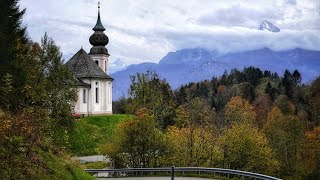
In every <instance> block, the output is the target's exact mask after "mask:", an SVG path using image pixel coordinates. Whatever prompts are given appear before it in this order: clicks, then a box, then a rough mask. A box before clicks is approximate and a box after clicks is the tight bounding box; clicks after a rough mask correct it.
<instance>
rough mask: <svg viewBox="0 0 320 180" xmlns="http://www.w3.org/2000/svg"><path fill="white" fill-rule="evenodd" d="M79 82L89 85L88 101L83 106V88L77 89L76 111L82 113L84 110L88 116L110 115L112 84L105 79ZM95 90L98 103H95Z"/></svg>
mask: <svg viewBox="0 0 320 180" xmlns="http://www.w3.org/2000/svg"><path fill="white" fill-rule="evenodd" d="M81 80H82V81H83V82H84V83H87V84H90V85H91V89H88V90H87V95H88V100H87V103H86V104H83V103H82V100H83V97H82V96H83V88H79V90H78V102H77V106H78V107H77V111H78V110H79V111H83V109H84V110H86V112H89V115H90V114H93V115H94V114H112V82H111V81H110V80H106V79H81ZM96 88H98V102H96ZM79 101H80V103H79ZM79 107H80V108H79ZM80 109H81V110H80ZM79 111H78V112H79ZM84 114H87V113H84Z"/></svg>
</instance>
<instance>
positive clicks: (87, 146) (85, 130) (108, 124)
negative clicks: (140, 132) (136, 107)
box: [69, 114, 134, 156]
mask: <svg viewBox="0 0 320 180" xmlns="http://www.w3.org/2000/svg"><path fill="white" fill-rule="evenodd" d="M133 117H134V116H132V115H124V114H114V115H111V116H89V117H84V118H80V119H79V120H78V121H77V122H76V127H75V131H74V132H73V133H72V134H71V136H70V137H69V144H70V148H69V149H70V151H71V153H72V154H74V155H77V156H84V155H93V154H100V152H99V146H100V145H102V144H104V143H106V142H108V140H109V139H110V138H111V136H112V132H113V129H114V128H115V127H116V126H117V124H118V123H119V122H121V121H126V120H129V119H132V118H133Z"/></svg>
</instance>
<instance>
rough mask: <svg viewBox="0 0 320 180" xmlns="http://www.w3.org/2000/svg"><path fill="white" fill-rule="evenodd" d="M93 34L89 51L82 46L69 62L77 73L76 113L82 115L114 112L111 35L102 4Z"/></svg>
mask: <svg viewBox="0 0 320 180" xmlns="http://www.w3.org/2000/svg"><path fill="white" fill-rule="evenodd" d="M92 30H93V31H94V33H93V34H92V35H91V36H90V39H89V41H90V44H91V45H92V48H91V49H90V53H89V54H87V53H86V52H85V51H84V50H83V49H82V48H81V49H80V50H79V51H78V52H77V53H76V54H75V55H74V56H73V57H72V58H71V59H70V60H69V61H68V62H67V63H66V65H67V67H68V68H69V70H70V71H71V72H72V73H73V75H74V77H75V80H76V83H75V86H76V88H77V95H78V99H77V102H76V103H75V107H74V113H75V114H79V115H102V114H112V81H113V78H112V77H110V76H109V75H108V58H109V56H110V55H109V53H108V49H107V48H106V47H105V46H106V45H107V44H108V43H109V38H108V36H107V35H106V34H104V31H105V28H104V27H103V25H102V23H101V19H100V6H98V20H97V23H96V25H95V27H94V28H93V29H92Z"/></svg>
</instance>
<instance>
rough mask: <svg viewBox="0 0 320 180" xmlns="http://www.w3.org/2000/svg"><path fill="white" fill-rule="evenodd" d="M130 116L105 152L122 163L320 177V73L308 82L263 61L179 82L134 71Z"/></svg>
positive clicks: (127, 106)
mask: <svg viewBox="0 0 320 180" xmlns="http://www.w3.org/2000/svg"><path fill="white" fill-rule="evenodd" d="M128 93H129V97H128V98H122V99H120V100H119V101H116V102H114V112H115V113H124V114H135V115H136V117H135V118H134V120H131V121H127V122H122V123H120V124H119V125H118V127H117V129H116V130H115V132H114V135H113V138H112V140H111V142H109V143H107V144H105V146H104V148H103V153H105V154H108V155H110V156H111V157H112V159H113V162H114V166H115V167H126V166H127V165H129V167H166V166H171V165H175V166H177V167H187V166H189V167H220V168H230V169H237V170H244V171H250V172H257V173H262V174H268V175H272V176H276V177H281V178H283V179H319V178H320V171H319V170H320V148H319V147H320V124H319V123H320V117H319V115H320V109H319V108H320V77H319V78H317V79H316V80H315V81H313V82H312V84H309V85H306V84H303V83H302V76H301V74H300V73H299V71H297V70H295V71H293V72H290V71H289V70H286V71H285V72H284V74H283V75H282V76H279V75H278V74H277V73H273V72H270V71H267V70H266V71H262V70H260V69H259V68H255V67H248V68H244V69H243V70H237V69H233V70H231V72H225V73H224V74H223V76H221V77H219V78H216V77H213V78H212V79H211V80H205V81H202V82H195V83H189V84H187V85H183V86H181V87H180V88H179V89H177V90H172V89H171V88H170V85H169V84H168V83H167V82H166V81H165V80H162V79H160V78H159V77H158V75H157V74H156V73H155V72H150V71H148V72H146V73H141V74H140V73H138V74H136V75H133V76H131V85H130V89H129V92H128Z"/></svg>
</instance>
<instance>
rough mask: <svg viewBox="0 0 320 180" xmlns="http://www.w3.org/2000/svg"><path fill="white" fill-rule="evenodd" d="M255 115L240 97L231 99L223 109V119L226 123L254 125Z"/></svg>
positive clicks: (247, 103) (246, 102)
mask: <svg viewBox="0 0 320 180" xmlns="http://www.w3.org/2000/svg"><path fill="white" fill-rule="evenodd" d="M255 117H256V114H255V112H254V111H253V107H252V106H251V105H250V103H249V102H248V101H246V100H244V99H242V98H241V97H240V96H235V97H232V98H231V100H230V101H229V102H228V103H227V105H226V107H225V118H226V120H227V123H228V124H230V123H231V122H246V123H249V124H252V123H254V121H255Z"/></svg>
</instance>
